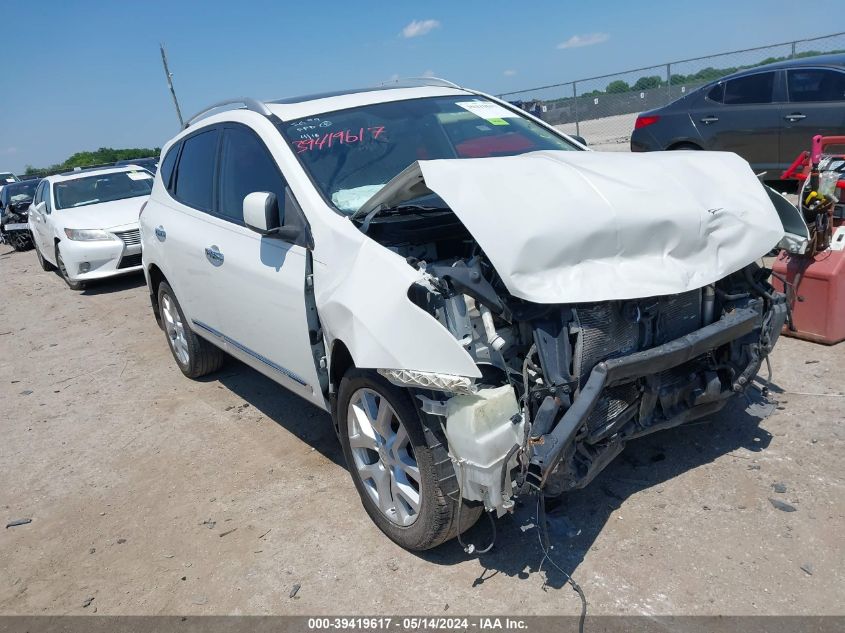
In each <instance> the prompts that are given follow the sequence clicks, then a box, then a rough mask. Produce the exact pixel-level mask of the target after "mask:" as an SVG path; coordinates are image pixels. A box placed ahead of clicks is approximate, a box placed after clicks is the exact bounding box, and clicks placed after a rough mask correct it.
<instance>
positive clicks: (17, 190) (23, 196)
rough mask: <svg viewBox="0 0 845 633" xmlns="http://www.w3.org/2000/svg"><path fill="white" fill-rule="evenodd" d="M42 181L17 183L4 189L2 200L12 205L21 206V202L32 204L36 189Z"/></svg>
mask: <svg viewBox="0 0 845 633" xmlns="http://www.w3.org/2000/svg"><path fill="white" fill-rule="evenodd" d="M39 182H41V181H40V180H27V181H25V182H16V183H14V184H12V185H6V186H5V187H3V194H2V199H3V201H4V202H5V201H7V200H8V202H9V203H10V204H20V203H21V202H32V196H33V195H34V194H35V188H36V187H37V186H38V183H39Z"/></svg>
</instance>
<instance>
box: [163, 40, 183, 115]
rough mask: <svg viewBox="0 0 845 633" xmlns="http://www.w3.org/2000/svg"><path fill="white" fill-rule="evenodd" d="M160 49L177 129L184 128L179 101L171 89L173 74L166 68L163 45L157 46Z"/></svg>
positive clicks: (165, 54)
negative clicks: (174, 110)
mask: <svg viewBox="0 0 845 633" xmlns="http://www.w3.org/2000/svg"><path fill="white" fill-rule="evenodd" d="M158 47H159V48H160V49H161V63H162V64H164V74H165V76H166V77H167V85H168V86H169V87H170V94H171V95H172V96H173V105H174V106H176V116H177V117H179V128H180V129H181V128H183V127H185V122H184V121H183V120H182V110H181V109H180V108H179V100H178V99H177V98H176V91H175V90H174V89H173V73H171V72H170V69H169V68H168V67H167V53H165V52H164V44H159V45H158Z"/></svg>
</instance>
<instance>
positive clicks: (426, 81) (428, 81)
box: [379, 77, 461, 89]
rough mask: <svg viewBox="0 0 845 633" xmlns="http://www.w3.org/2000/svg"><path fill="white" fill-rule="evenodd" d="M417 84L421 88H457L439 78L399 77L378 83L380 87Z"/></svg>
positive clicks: (456, 85) (454, 84) (453, 84)
mask: <svg viewBox="0 0 845 633" xmlns="http://www.w3.org/2000/svg"><path fill="white" fill-rule="evenodd" d="M414 82H415V83H418V84H421V85H423V86H440V87H442V88H458V89H460V88H461V86H459V85H458V84H456V83H453V82H451V81H449V80H448V79H441V78H440V77H401V78H399V79H392V80H390V81H384V82H382V83H380V84H379V85H380V86H387V85H389V84H402V83H414Z"/></svg>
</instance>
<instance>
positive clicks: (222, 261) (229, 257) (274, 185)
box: [203, 123, 324, 406]
mask: <svg viewBox="0 0 845 633" xmlns="http://www.w3.org/2000/svg"><path fill="white" fill-rule="evenodd" d="M217 183H218V185H217V189H216V208H215V212H214V213H213V214H211V215H210V216H209V218H208V226H207V227H206V230H205V231H204V235H205V238H206V239H205V242H204V243H203V246H205V247H206V248H207V249H211V250H212V251H213V253H214V254H213V255H212V256H211V257H213V260H209V261H208V262H207V263H206V267H207V268H208V270H209V271H210V273H209V277H208V279H209V281H208V283H206V284H204V291H205V292H207V293H208V295H209V297H210V298H211V299H212V300H213V302H214V305H215V310H216V312H217V314H218V315H219V319H218V322H217V323H218V325H217V326H216V327H215V330H216V332H213V333H212V334H213V335H215V336H218V337H220V338H221V339H222V340H223V341H224V342H225V344H226V349H227V351H229V352H230V353H231V354H232V355H234V356H236V357H237V358H240V359H241V360H242V361H244V362H245V363H247V364H248V365H250V366H252V367H254V368H255V369H256V370H258V371H260V372H261V373H263V374H265V375H267V376H269V377H270V378H272V379H273V380H275V381H276V382H279V383H280V384H282V385H284V386H286V387H288V388H289V389H291V390H292V391H294V392H295V393H297V394H299V395H301V396H303V397H305V398H307V399H309V400H311V401H312V402H315V403H317V404H319V405H320V406H323V405H324V399H323V396H322V392H321V390H320V389H319V386H318V385H319V383H318V377H317V370H316V367H315V364H314V357H313V355H312V350H311V344H310V337H309V330H308V321H307V315H306V308H305V275H306V265H307V257H308V252H307V250H306V249H305V248H303V247H301V246H296V245H292V244H290V243H288V242H285V241H283V240H281V239H279V238H276V237H272V236H262V235H259V234H258V233H256V232H255V231H253V230H251V229H249V228H247V227H246V226H245V224H244V221H243V200H244V198H245V197H246V196H247V194H250V193H253V192H257V191H266V192H270V193H273V194H275V195H276V198H277V200H278V202H279V205H280V210H281V211H282V212H284V205H285V200H286V199H290V198H289V196H290V195H291V194H289V192H287V191H286V189H287V185H286V182H285V179H284V177H283V175H282V173H281V171H280V170H279V167H278V165H277V163H276V161H275V160H274V159H273V157H272V155H271V154H270V151H269V150H268V149H267V147H266V146H265V145H264V143H263V142H262V141H261V139H260V137H259V136H258V135H257V134H256V133H255V132H254V131H253V130H252V129H251V128H249V127H247V126H245V125H242V124H238V123H227V124H225V126H224V127H223V137H222V147H221V152H220V166H219V170H218V181H217ZM286 194H287V195H286Z"/></svg>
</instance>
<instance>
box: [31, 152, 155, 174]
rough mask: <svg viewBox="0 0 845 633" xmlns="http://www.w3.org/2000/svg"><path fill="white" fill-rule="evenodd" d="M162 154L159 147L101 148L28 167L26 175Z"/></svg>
mask: <svg viewBox="0 0 845 633" xmlns="http://www.w3.org/2000/svg"><path fill="white" fill-rule="evenodd" d="M160 153H161V148H159V147H152V148H150V147H130V148H126V149H114V148H112V147H101V148H99V149H97V150H94V151H93V152H88V151H86V152H76V153H75V154H72V155H71V156H70V157H68V158H67V159H66V160H65V161H63V162H61V163H58V164H56V165H50V166H49V167H33V166H32V165H27V166H26V170H25V172H24V173H25V174H26V175H27V176H32V175H40V176H46V175H48V174H55V173H57V172H60V171H66V170H69V169H74V168H75V167H91V166H93V165H108V164H110V163H115V162H117V161H119V160H132V159H135V158H148V157H153V156H158V155H159V154H160Z"/></svg>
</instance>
